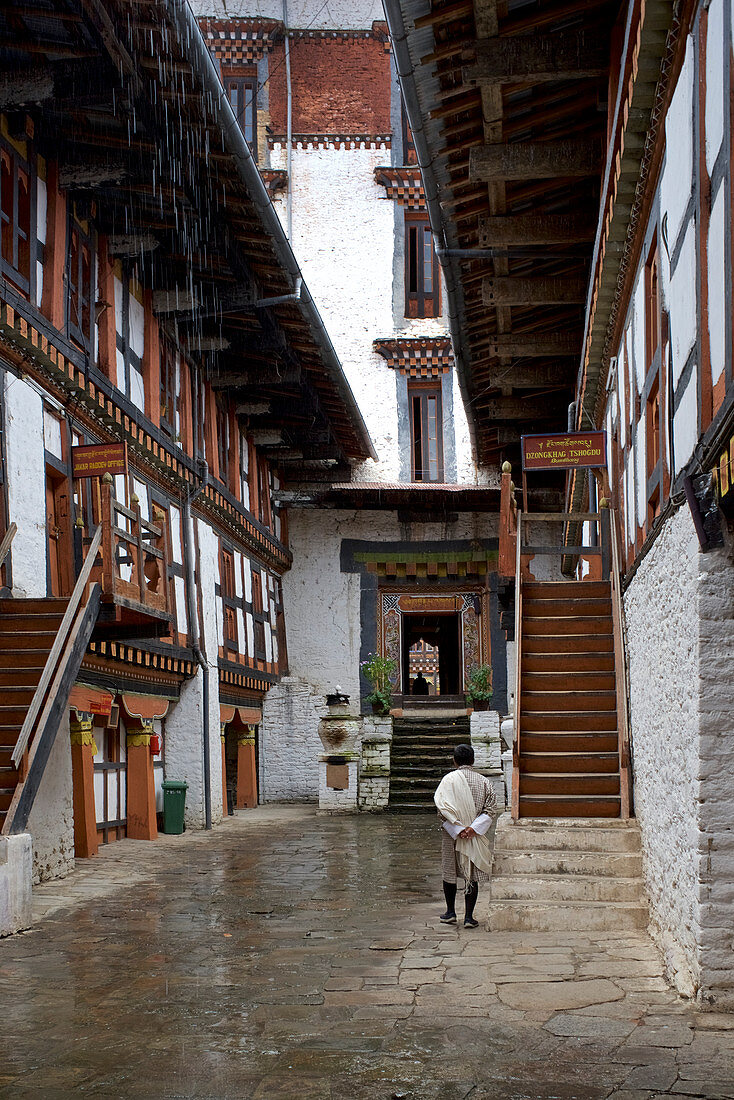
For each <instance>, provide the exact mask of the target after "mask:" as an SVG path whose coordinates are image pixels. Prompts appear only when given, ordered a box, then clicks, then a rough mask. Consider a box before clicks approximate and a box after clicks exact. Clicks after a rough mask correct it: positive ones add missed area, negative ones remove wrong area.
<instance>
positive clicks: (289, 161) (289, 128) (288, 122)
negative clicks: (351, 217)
mask: <svg viewBox="0 0 734 1100" xmlns="http://www.w3.org/2000/svg"><path fill="white" fill-rule="evenodd" d="M283 33H284V36H285V103H286V114H285V142H286V144H285V171H286V175H287V177H288V182H287V185H286V186H287V191H286V199H285V202H286V220H287V226H288V240H289V241H292V240H293V149H292V144H293V87H292V85H291V39H290V34H289V31H288V0H283Z"/></svg>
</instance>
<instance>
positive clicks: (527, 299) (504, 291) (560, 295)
mask: <svg viewBox="0 0 734 1100" xmlns="http://www.w3.org/2000/svg"><path fill="white" fill-rule="evenodd" d="M585 300H586V280H585V279H569V278H564V277H563V276H557V277H556V278H535V279H514V278H511V277H506V278H503V277H495V278H492V277H488V278H484V279H483V280H482V301H483V302H484V304H485V306H495V305H503V306H505V305H506V306H513V305H517V306H521V305H538V306H541V305H576V304H578V303H579V302H584V301H585Z"/></svg>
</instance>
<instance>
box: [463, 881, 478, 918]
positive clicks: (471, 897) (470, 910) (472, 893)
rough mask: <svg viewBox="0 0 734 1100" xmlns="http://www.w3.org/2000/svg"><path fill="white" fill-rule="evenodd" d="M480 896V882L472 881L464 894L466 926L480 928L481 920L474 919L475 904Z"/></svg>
mask: <svg viewBox="0 0 734 1100" xmlns="http://www.w3.org/2000/svg"><path fill="white" fill-rule="evenodd" d="M478 897H479V883H478V882H472V883H471V884H470V885H469V886H468V887H467V891H466V894H465V895H464V906H465V908H464V928H478V927H479V921H478V920H474V906H475V905H476V904H477V898H478Z"/></svg>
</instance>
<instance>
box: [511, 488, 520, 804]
mask: <svg viewBox="0 0 734 1100" xmlns="http://www.w3.org/2000/svg"><path fill="white" fill-rule="evenodd" d="M521 711H522V511H521V510H520V509H518V510H517V538H516V540H515V736H514V738H513V741H512V805H511V807H510V810H511V813H512V816H513V817H514V818H515V819H517V818H518V817H519V816H520V736H521V728H522V723H521Z"/></svg>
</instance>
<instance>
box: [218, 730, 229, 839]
mask: <svg viewBox="0 0 734 1100" xmlns="http://www.w3.org/2000/svg"><path fill="white" fill-rule="evenodd" d="M219 729H220V731H221V735H222V809H223V810H224V816H225V817H226V816H227V814H228V812H229V811H228V808H227V723H226V722H220V723H219Z"/></svg>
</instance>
